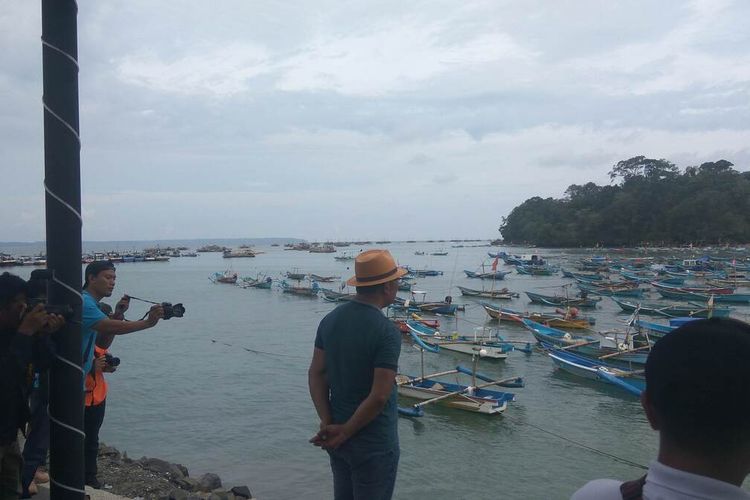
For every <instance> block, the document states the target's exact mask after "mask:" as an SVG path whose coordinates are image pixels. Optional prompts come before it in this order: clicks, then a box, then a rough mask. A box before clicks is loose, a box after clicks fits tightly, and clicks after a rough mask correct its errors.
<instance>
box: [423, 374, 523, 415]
mask: <svg viewBox="0 0 750 500" xmlns="http://www.w3.org/2000/svg"><path fill="white" fill-rule="evenodd" d="M516 378H518V377H509V378H506V379H502V380H495V381H494V382H487V383H486V384H479V385H477V386H474V387H472V386H467V387H465V388H464V389H461V390H460V391H455V392H449V393H448V394H443V395H442V396H438V397H436V398H432V399H428V400H427V401H422V402H421V403H417V404H415V405H414V407H415V408H417V407H419V408H421V407H422V406H425V405H428V404H432V403H437V402H438V401H442V400H444V399H448V398H452V397H454V396H461V395H464V394H465V393H466V392H469V391H470V390H472V391H473V390H475V389H483V388H485V387H489V386H491V385H498V384H502V383H504V382H509V381H511V380H515V379H516Z"/></svg>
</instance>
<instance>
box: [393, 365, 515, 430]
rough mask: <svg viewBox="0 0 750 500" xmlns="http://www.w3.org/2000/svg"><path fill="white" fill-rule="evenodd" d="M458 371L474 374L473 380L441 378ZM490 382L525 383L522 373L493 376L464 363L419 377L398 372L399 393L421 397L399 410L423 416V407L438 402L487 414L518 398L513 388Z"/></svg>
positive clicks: (495, 412)
mask: <svg viewBox="0 0 750 500" xmlns="http://www.w3.org/2000/svg"><path fill="white" fill-rule="evenodd" d="M458 373H464V374H468V375H471V376H472V384H471V385H462V384H456V383H451V382H445V381H442V380H438V379H439V378H440V377H445V376H447V375H454V374H458ZM476 379H480V380H484V381H485V383H482V384H477V383H476V382H475V381H476ZM491 386H496V387H523V379H522V378H520V377H510V378H506V379H500V380H493V379H492V378H490V377H488V376H486V375H482V374H480V373H476V372H472V371H470V370H467V369H466V368H463V367H461V366H457V367H456V369H455V370H447V371H444V372H438V373H433V374H430V375H422V376H420V377H413V376H409V375H404V374H399V375H397V376H396V387H397V390H398V394H399V396H401V397H404V398H409V399H416V400H418V401H420V402H419V403H416V404H414V405H413V406H411V407H406V408H404V407H399V413H400V414H401V415H406V416H411V417H420V416H422V415H424V409H423V408H424V407H425V406H427V405H429V404H435V403H439V404H441V405H443V406H446V407H448V408H454V409H457V410H464V411H470V412H473V413H482V414H485V415H497V414H500V413H502V412H504V411H505V410H506V409H507V408H508V403H510V402H512V401H515V395H514V394H513V393H510V392H501V391H496V390H491V389H487V387H491Z"/></svg>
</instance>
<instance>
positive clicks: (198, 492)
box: [98, 443, 254, 500]
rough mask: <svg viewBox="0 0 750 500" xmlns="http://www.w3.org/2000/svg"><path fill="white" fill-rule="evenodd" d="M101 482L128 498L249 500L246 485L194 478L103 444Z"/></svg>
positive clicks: (215, 478) (209, 476) (178, 466)
mask: <svg viewBox="0 0 750 500" xmlns="http://www.w3.org/2000/svg"><path fill="white" fill-rule="evenodd" d="M98 465H99V475H98V478H99V481H101V482H102V483H103V484H104V490H105V491H107V492H109V493H113V494H115V495H119V496H122V497H127V498H143V499H147V500H152V499H153V500H249V499H253V498H254V497H253V495H252V493H251V492H250V489H249V488H248V487H247V486H233V487H227V486H225V485H223V484H222V483H221V479H220V478H219V476H218V475H216V474H212V473H208V474H203V475H202V476H200V477H198V478H194V477H191V476H190V474H189V473H188V470H187V468H186V467H185V466H184V465H181V464H173V463H170V462H167V461H165V460H161V459H159V458H148V457H141V458H139V459H136V460H134V459H131V458H129V457H128V456H127V453H121V452H120V451H119V450H117V449H116V448H113V447H111V446H107V445H105V444H103V443H102V444H101V446H100V447H99V457H98Z"/></svg>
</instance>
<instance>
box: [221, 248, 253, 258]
mask: <svg viewBox="0 0 750 500" xmlns="http://www.w3.org/2000/svg"><path fill="white" fill-rule="evenodd" d="M255 255H256V253H255V251H254V250H253V249H252V248H233V249H231V250H224V258H225V259H236V258H243V257H255Z"/></svg>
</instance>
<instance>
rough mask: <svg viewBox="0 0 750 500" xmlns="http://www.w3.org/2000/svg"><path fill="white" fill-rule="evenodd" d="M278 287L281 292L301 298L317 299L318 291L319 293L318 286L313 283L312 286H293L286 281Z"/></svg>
mask: <svg viewBox="0 0 750 500" xmlns="http://www.w3.org/2000/svg"><path fill="white" fill-rule="evenodd" d="M280 285H281V291H282V292H284V293H289V294H291V295H299V296H301V297H317V296H318V291H320V286H319V285H318V284H317V283H316V282H314V281H313V283H312V286H293V285H290V284H289V283H287V282H286V281H282V282H281V283H280Z"/></svg>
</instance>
